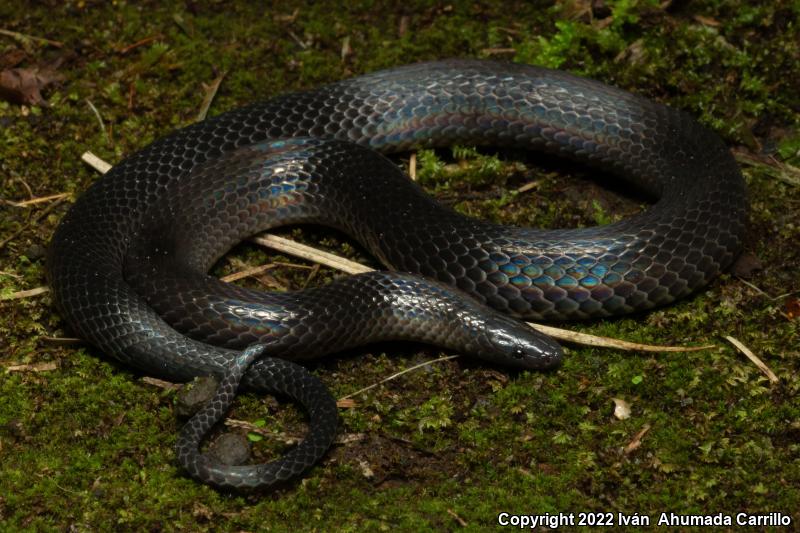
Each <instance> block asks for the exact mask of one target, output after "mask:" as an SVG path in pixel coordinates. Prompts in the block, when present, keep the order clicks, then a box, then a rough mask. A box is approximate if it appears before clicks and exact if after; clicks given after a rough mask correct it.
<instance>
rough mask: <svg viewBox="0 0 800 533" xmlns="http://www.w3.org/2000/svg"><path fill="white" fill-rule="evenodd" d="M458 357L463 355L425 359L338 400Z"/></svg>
mask: <svg viewBox="0 0 800 533" xmlns="http://www.w3.org/2000/svg"><path fill="white" fill-rule="evenodd" d="M458 357H461V356H460V355H447V356H445V357H440V358H439V359H432V360H430V361H425V362H424V363H420V364H418V365H414V366H411V367H408V368H406V369H405V370H401V371H400V372H397V373H395V374H392V375H391V376H389V377H388V378H385V379H382V380H380V381H379V382H377V383H373V384H372V385H370V386H369V387H364V388H363V389H359V390H357V391H355V392H353V393H350V394H348V395H347V396H342V397H341V398H339V399H338V400H337V401H342V400H346V399H348V398H352V397H353V396H357V395H359V394H361V393H363V392H367V391H368V390H371V389H374V388H375V387H377V386H378V385H381V384H383V383H386V382H387V381H391V380H393V379H396V378H398V377H400V376H402V375H403V374H407V373H409V372H411V371H413V370H416V369H418V368H422V367H423V366H428V365H432V364H434V363H441V362H442V361H449V360H450V359H456V358H458Z"/></svg>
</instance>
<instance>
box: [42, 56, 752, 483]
mask: <svg viewBox="0 0 800 533" xmlns="http://www.w3.org/2000/svg"><path fill="white" fill-rule="evenodd" d="M456 143H458V144H467V145H493V146H514V147H523V148H531V149H535V150H540V151H547V152H551V153H555V154H558V155H563V156H567V157H570V158H572V159H575V160H578V161H580V162H584V163H586V164H589V165H591V166H595V167H600V168H602V169H603V170H606V171H609V172H610V173H612V174H614V175H615V176H617V177H619V178H621V179H623V180H625V181H626V182H628V183H633V184H635V185H636V186H637V187H639V188H640V189H643V190H644V191H645V192H647V193H650V194H652V195H653V196H655V197H657V198H658V201H657V202H656V203H655V204H654V205H653V206H651V207H650V208H649V209H647V210H646V211H644V212H642V213H641V214H638V215H636V216H633V217H631V218H628V219H625V220H622V221H620V222H617V223H613V224H609V225H606V226H600V227H594V228H586V229H565V230H539V229H528V228H509V227H504V226H499V225H496V224H491V223H486V222H481V221H477V220H473V219H470V218H465V217H463V216H461V215H458V214H457V213H455V212H453V211H451V210H449V209H446V208H443V207H440V206H438V205H437V204H435V203H434V202H433V201H432V200H431V199H430V198H428V197H427V196H426V195H425V194H424V193H423V192H422V190H421V189H420V188H419V187H418V186H416V185H415V184H413V183H412V182H411V181H410V180H408V179H407V178H406V177H405V176H404V175H403V174H402V173H401V172H400V171H399V170H398V169H397V168H396V167H395V166H394V165H393V164H392V163H391V162H390V161H388V160H387V159H385V158H384V157H383V156H382V155H379V154H378V153H376V152H375V150H377V151H380V152H384V153H388V152H397V151H403V150H411V149H414V148H418V147H422V146H442V145H452V144H456ZM746 209H747V201H746V194H745V186H744V181H743V179H742V176H741V174H740V172H739V169H738V168H737V165H736V163H735V161H734V159H733V157H732V156H731V154H730V152H729V150H728V149H727V148H726V146H725V145H724V144H723V142H722V141H721V140H720V139H719V137H717V136H716V135H715V134H713V133H712V132H710V131H708V130H707V129H705V128H703V127H702V126H700V125H699V124H698V123H697V122H696V121H694V120H693V119H692V118H691V117H689V116H688V115H687V114H685V113H683V112H681V111H677V110H674V109H670V108H668V107H666V106H664V105H660V104H657V103H654V102H651V101H648V100H646V99H643V98H641V97H638V96H634V95H631V94H629V93H627V92H624V91H622V90H619V89H615V88H612V87H609V86H607V85H604V84H602V83H599V82H596V81H592V80H588V79H583V78H580V77H577V76H574V75H571V74H567V73H564V72H558V71H552V70H548V69H543V68H537V67H533V66H527V65H519V64H503V63H495V62H489V61H478V60H450V61H438V62H430V63H422V64H416V65H410V66H405V67H400V68H394V69H391V70H385V71H380V72H375V73H372V74H368V75H365V76H361V77H357V78H352V79H348V80H344V81H340V82H337V83H333V84H330V85H327V86H325V87H322V88H319V89H315V90H311V91H307V92H299V93H294V94H288V95H284V96H280V97H277V98H274V99H271V100H268V101H265V102H261V103H257V104H254V105H250V106H248V107H244V108H241V109H236V110H233V111H230V112H227V113H223V114H221V115H219V116H217V117H214V118H211V119H209V120H205V121H203V122H200V123H197V124H194V125H191V126H189V127H186V128H183V129H181V130H179V131H177V132H174V133H172V134H171V135H169V136H167V137H165V138H163V139H161V140H159V141H156V142H154V143H152V144H151V145H149V146H148V147H146V148H145V149H143V150H141V151H140V152H138V153H136V154H134V155H132V156H130V157H128V158H127V159H125V160H124V161H122V162H121V163H120V164H118V165H117V166H115V167H114V168H113V169H112V170H111V171H110V172H109V173H108V174H107V175H106V176H104V177H103V178H102V179H100V180H99V181H98V182H97V183H95V184H94V185H92V186H91V187H90V188H89V189H88V190H87V191H86V193H85V194H83V195H82V196H81V197H80V198H79V199H78V201H77V202H76V203H75V205H74V206H73V207H72V209H71V210H70V211H69V212H68V213H67V215H66V216H65V217H64V219H63V221H62V222H61V224H60V226H59V227H58V229H57V230H56V233H55V236H54V237H53V242H52V245H51V247H50V253H49V256H48V271H49V275H50V283H51V286H52V289H53V294H54V298H55V301H56V302H57V304H58V307H59V309H60V311H61V313H62V314H63V316H64V318H65V319H66V321H67V322H68V323H69V324H70V326H72V328H74V329H75V330H76V331H77V332H78V333H79V334H80V335H81V336H82V337H83V338H85V339H86V340H88V341H90V342H91V343H92V344H94V345H96V346H97V347H99V348H100V349H102V350H103V351H104V352H106V353H107V354H109V355H111V356H113V357H115V358H117V359H118V360H120V361H122V362H124V363H128V364H130V365H132V366H135V367H137V368H139V369H141V370H143V371H145V372H147V373H149V374H154V375H157V376H160V377H162V378H165V379H172V380H188V379H191V378H193V377H195V376H198V375H208V374H211V375H216V376H218V377H221V378H223V385H222V386H221V387H220V390H219V391H218V394H217V397H216V398H215V399H214V400H213V401H212V402H211V403H210V404H209V406H208V407H206V408H205V410H203V411H201V413H199V414H198V415H196V416H195V418H193V419H192V420H191V421H190V422H189V424H187V427H186V428H184V431H183V433H182V435H181V437H180V438H179V443H178V448H177V450H178V458H179V460H180V462H181V464H183V465H184V466H185V467H186V468H187V469H188V471H189V472H190V474H191V475H193V476H194V477H196V478H198V479H201V480H203V481H205V482H208V483H211V484H214V485H217V486H220V487H234V488H241V487H254V486H263V485H271V484H274V483H277V482H279V481H282V480H286V479H290V478H292V477H295V476H297V475H298V474H299V473H301V472H302V471H304V470H305V469H307V468H308V467H309V466H311V465H312V464H313V463H314V462H315V461H317V460H318V459H319V458H320V457H321V456H322V455H323V454H324V453H325V450H326V449H327V448H328V446H329V445H330V444H331V442H332V439H333V437H334V434H335V431H336V423H337V413H336V406H335V403H334V401H333V400H332V398H331V396H330V394H329V393H328V392H327V390H326V389H325V388H324V386H323V385H322V384H321V382H320V381H319V380H318V379H316V378H315V377H314V376H313V375H311V374H310V373H308V372H307V371H306V370H305V369H304V368H303V367H301V366H299V365H297V364H294V363H292V362H288V361H287V360H286V359H295V360H297V359H302V358H311V357H317V356H320V355H323V354H326V353H330V352H336V351H341V350H344V349H346V348H349V347H352V346H356V345H361V344H364V343H368V342H373V341H376V340H394V339H412V340H418V341H422V342H427V343H433V344H436V345H438V346H441V347H445V348H448V349H451V350H456V351H459V352H461V353H466V354H470V355H473V356H477V357H483V358H485V359H488V360H490V361H494V362H499V363H504V364H509V365H512V366H518V367H524V368H544V367H548V366H552V365H553V364H556V363H557V362H558V360H559V359H560V356H561V352H560V348H559V347H558V345H557V344H556V343H555V342H554V341H552V340H550V339H548V338H547V337H544V336H543V335H541V334H538V333H536V332H534V331H533V330H531V329H530V328H528V327H527V326H524V325H522V324H521V323H519V322H517V321H516V320H515V319H514V318H509V316H511V317H524V318H527V319H573V318H576V319H577V318H586V317H600V316H609V315H617V314H621V313H629V312H632V311H639V310H644V309H649V308H652V307H654V306H657V305H663V304H667V303H669V302H672V301H673V300H675V299H676V298H680V297H682V296H685V295H687V294H689V293H690V292H692V291H693V290H695V289H697V288H699V287H701V286H703V285H705V284H706V283H708V282H709V280H710V279H712V278H713V277H714V276H715V275H717V274H718V273H719V272H720V271H721V270H722V269H724V268H725V267H726V266H728V265H729V264H730V263H731V261H732V260H733V258H734V257H735V256H736V254H737V253H738V251H739V249H740V247H741V240H742V236H743V233H744V227H745V219H746ZM307 222H310V223H319V224H325V225H328V226H332V227H335V228H338V229H341V230H343V231H345V232H347V233H348V234H350V235H352V236H353V237H355V238H356V239H357V240H358V241H359V242H361V243H362V244H363V245H364V246H366V247H367V248H368V249H369V250H371V251H372V252H373V253H374V254H375V255H376V256H377V257H378V258H379V259H380V260H381V261H382V262H383V263H384V264H385V265H387V266H388V267H390V268H391V269H392V270H393V271H401V272H410V273H414V274H405V273H398V272H375V273H368V274H361V275H357V276H349V277H344V278H341V279H338V280H336V281H334V282H332V283H330V284H328V285H325V286H323V287H320V288H315V289H309V290H304V291H299V292H288V293H271V294H265V293H259V292H255V291H251V290H247V289H244V288H240V287H237V286H234V285H229V284H225V283H222V282H220V281H219V280H217V279H214V278H212V277H209V276H208V275H207V274H206V272H207V271H208V270H209V268H210V267H211V266H212V265H213V264H214V262H215V261H216V260H217V259H219V258H220V257H221V256H222V255H223V254H224V253H225V252H226V251H227V250H228V249H229V248H230V247H231V246H233V245H234V244H235V243H236V242H238V241H239V240H241V239H242V238H244V237H246V236H248V235H251V234H253V233H255V232H258V231H261V230H265V229H268V228H271V227H274V226H277V225H284V224H294V223H307ZM419 275H422V276H425V277H421V276H419ZM465 293H466V294H469V295H471V296H472V298H470V297H466V296H465ZM484 304H488V306H490V307H491V308H493V309H494V310H491V309H489V307H487V306H486V305H484ZM501 313H502V314H501ZM245 347H249V348H248V349H247V350H245V351H244V352H241V351H239V350H241V349H242V348H245ZM264 353H266V354H267V355H269V356H270V357H264V356H263V355H262V354H264ZM272 356H274V357H272ZM278 357H279V358H278ZM240 378H242V384H243V385H244V386H246V387H247V388H248V389H250V390H255V391H265V392H275V393H280V394H285V395H288V396H289V397H291V398H294V399H296V400H297V401H299V402H300V403H301V404H303V405H304V406H305V407H306V408H307V410H308V412H309V417H310V422H309V424H310V430H309V435H308V437H307V438H306V440H304V441H303V442H302V443H301V444H300V445H298V446H297V447H295V448H294V449H293V450H291V451H290V452H289V453H288V454H287V455H284V456H283V457H281V458H280V459H278V460H276V461H274V462H271V463H267V464H266V465H252V466H251V465H247V466H225V465H221V464H217V463H215V462H214V461H213V460H212V459H211V458H209V457H208V456H207V455H206V454H200V453H199V451H198V446H199V441H200V439H201V438H202V436H203V434H204V433H205V432H206V430H207V429H208V428H209V427H210V426H211V425H213V424H214V422H215V421H216V420H218V419H219V418H220V417H221V416H223V415H224V412H225V410H226V409H227V406H228V404H229V402H230V401H231V400H232V399H233V397H234V395H235V392H236V389H237V387H238V383H239V379H240Z"/></svg>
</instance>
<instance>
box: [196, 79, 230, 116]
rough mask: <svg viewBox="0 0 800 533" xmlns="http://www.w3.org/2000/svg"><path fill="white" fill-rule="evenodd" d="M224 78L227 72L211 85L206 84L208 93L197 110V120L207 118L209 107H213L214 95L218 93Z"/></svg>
mask: <svg viewBox="0 0 800 533" xmlns="http://www.w3.org/2000/svg"><path fill="white" fill-rule="evenodd" d="M224 78H225V72H223V73H222V74H220V75H219V76H217V77H216V79H214V81H212V82H211V84H210V85H208V86H206V95H205V96H204V97H203V103H202V104H201V105H200V111H198V112H197V117H196V118H195V121H196V122H200V121H202V120H205V119H206V115H207V114H208V109H209V108H210V107H211V102H213V101H214V97H215V96H216V95H217V90H219V86H220V84H221V83H222V80H223V79H224Z"/></svg>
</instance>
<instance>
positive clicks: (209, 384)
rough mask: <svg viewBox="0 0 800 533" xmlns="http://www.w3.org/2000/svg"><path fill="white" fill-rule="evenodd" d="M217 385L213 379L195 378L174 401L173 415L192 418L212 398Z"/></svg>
mask: <svg viewBox="0 0 800 533" xmlns="http://www.w3.org/2000/svg"><path fill="white" fill-rule="evenodd" d="M218 385H219V383H218V382H217V380H216V379H215V378H213V377H202V378H195V379H194V381H192V382H191V383H190V384H189V385H186V386H184V387H183V388H182V389H181V391H180V392H179V393H178V396H177V398H176V399H175V414H177V415H178V416H192V415H193V414H195V413H196V412H197V411H199V410H200V408H201V407H203V406H204V405H205V404H206V403H208V401H209V400H210V399H211V398H213V397H214V393H215V392H216V391H217V386H218Z"/></svg>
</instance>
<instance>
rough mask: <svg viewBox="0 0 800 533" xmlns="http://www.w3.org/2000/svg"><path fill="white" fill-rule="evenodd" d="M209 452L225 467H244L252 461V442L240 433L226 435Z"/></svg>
mask: <svg viewBox="0 0 800 533" xmlns="http://www.w3.org/2000/svg"><path fill="white" fill-rule="evenodd" d="M208 451H209V453H210V454H211V455H213V456H214V457H215V458H216V459H217V460H219V462H220V463H222V464H225V465H231V466H235V465H243V464H245V463H247V462H248V461H249V460H250V442H249V441H248V440H247V437H245V436H244V435H242V434H240V433H225V434H223V435H220V436H219V437H218V438H216V439H215V440H214V442H212V443H211V445H210V446H209V447H208Z"/></svg>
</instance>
